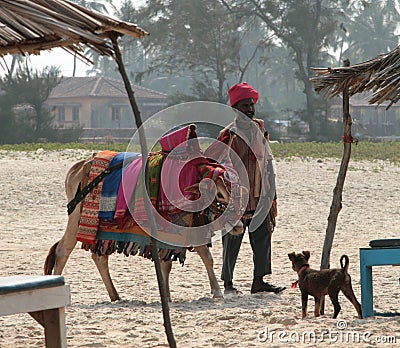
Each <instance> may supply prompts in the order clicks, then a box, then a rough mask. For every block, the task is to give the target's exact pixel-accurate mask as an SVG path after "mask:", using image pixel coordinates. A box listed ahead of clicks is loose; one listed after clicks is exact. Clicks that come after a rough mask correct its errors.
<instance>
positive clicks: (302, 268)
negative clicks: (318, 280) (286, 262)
mask: <svg viewBox="0 0 400 348" xmlns="http://www.w3.org/2000/svg"><path fill="white" fill-rule="evenodd" d="M307 268H310V265H309V264H307V265H304V266H301V267H300V269H299V270H298V271H297V274H298V275H299V277H300V274H301V272H303V271H304V270H305V269H307Z"/></svg>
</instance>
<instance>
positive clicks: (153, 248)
mask: <svg viewBox="0 0 400 348" xmlns="http://www.w3.org/2000/svg"><path fill="white" fill-rule="evenodd" d="M111 40H112V43H113V46H114V52H115V58H116V61H117V64H118V69H119V72H120V73H121V76H122V79H123V80H124V84H125V89H126V91H127V93H128V97H129V101H130V104H131V107H132V111H133V114H134V116H135V121H136V127H137V129H138V132H139V140H140V148H141V152H142V158H143V163H146V158H147V143H146V136H145V133H144V129H143V127H142V118H141V116H140V111H139V108H138V106H137V104H136V100H135V97H134V93H133V90H132V86H131V83H130V81H129V78H128V75H127V73H126V70H125V66H124V63H123V60H122V55H121V51H120V49H119V46H118V42H117V34H116V33H113V35H111ZM142 170H144V167H143V168H142ZM144 187H145V186H143V188H144ZM143 199H144V205H145V209H146V214H147V216H148V218H149V222H150V227H151V238H150V240H151V242H150V246H151V256H152V257H153V260H154V267H155V269H156V274H157V282H158V288H159V291H160V296H161V306H162V311H163V317H164V327H165V332H166V335H167V340H168V343H169V346H170V347H171V348H175V347H176V342H175V338H174V335H173V332H172V325H171V319H170V316H169V306H168V299H167V291H166V288H165V283H164V280H163V277H162V272H161V262H160V257H159V255H158V247H157V240H156V239H155V238H154V237H153V236H154V235H155V234H156V232H157V228H156V223H155V221H154V216H153V212H152V205H151V202H150V199H149V197H148V195H147V194H144V195H143Z"/></svg>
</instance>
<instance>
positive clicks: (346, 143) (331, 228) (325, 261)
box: [320, 59, 353, 314]
mask: <svg viewBox="0 0 400 348" xmlns="http://www.w3.org/2000/svg"><path fill="white" fill-rule="evenodd" d="M343 63H344V66H350V61H349V60H348V59H346V60H345V61H344V62H343ZM349 104H350V103H349V90H348V86H347V82H346V83H345V86H344V88H343V137H342V140H343V156H342V162H341V163H340V169H339V174H338V177H337V181H336V186H335V188H334V190H333V199H332V204H331V209H330V212H329V217H328V226H327V228H326V233H325V241H324V248H323V250H322V258H321V269H327V268H330V255H331V250H332V244H333V237H334V236H335V229H336V222H337V218H338V215H339V212H340V210H341V209H342V192H343V186H344V181H345V179H346V173H347V167H348V165H349V161H350V156H351V144H352V142H353V137H352V135H351V124H352V121H351V116H350V107H349ZM324 306H325V298H324V297H323V298H321V306H320V312H321V314H324Z"/></svg>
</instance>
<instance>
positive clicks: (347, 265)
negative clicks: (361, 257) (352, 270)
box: [340, 255, 349, 273]
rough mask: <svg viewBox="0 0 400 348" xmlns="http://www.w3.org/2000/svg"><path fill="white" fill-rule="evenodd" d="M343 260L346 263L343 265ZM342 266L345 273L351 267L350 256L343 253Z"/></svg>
mask: <svg viewBox="0 0 400 348" xmlns="http://www.w3.org/2000/svg"><path fill="white" fill-rule="evenodd" d="M343 260H344V265H343ZM340 267H342V271H343V272H344V273H347V271H348V269H349V257H348V256H347V255H342V257H341V258H340Z"/></svg>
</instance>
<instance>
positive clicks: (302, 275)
mask: <svg viewBox="0 0 400 348" xmlns="http://www.w3.org/2000/svg"><path fill="white" fill-rule="evenodd" d="M288 256H289V259H290V261H292V268H293V270H294V271H295V272H297V274H298V275H299V280H298V284H299V288H300V291H301V303H302V306H301V309H302V318H305V317H306V315H307V300H308V295H311V296H314V300H315V309H314V316H316V317H318V316H319V314H320V313H319V312H320V300H321V297H322V296H324V295H329V297H330V299H331V301H332V304H333V307H334V313H333V318H336V317H337V315H338V314H339V312H340V308H341V307H340V304H339V301H338V295H339V291H340V290H342V292H343V294H344V295H345V296H346V297H347V299H348V300H349V301H350V302H351V303H352V304H353V306H354V307H355V309H356V310H357V313H358V317H359V318H360V319H361V318H362V312H361V305H360V303H359V302H358V301H357V299H356V296H355V295H354V292H353V288H352V287H351V278H350V275H349V273H348V272H347V270H348V268H349V258H348V256H347V255H343V256H342V257H341V258H340V266H341V268H334V269H323V270H320V271H318V270H315V269H311V268H310V265H309V264H308V260H309V259H310V252H309V251H303V252H302V253H301V254H296V253H290V254H288ZM343 259H344V260H345V264H344V265H343Z"/></svg>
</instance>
